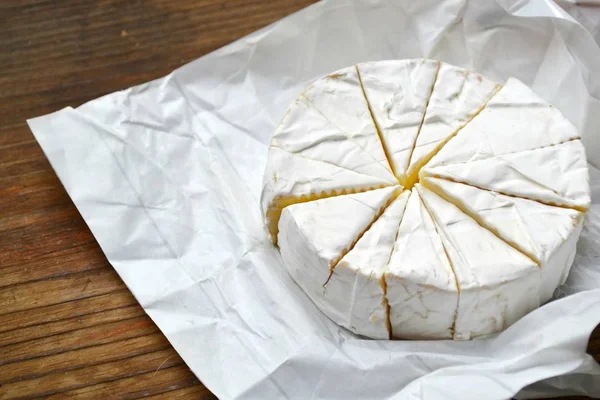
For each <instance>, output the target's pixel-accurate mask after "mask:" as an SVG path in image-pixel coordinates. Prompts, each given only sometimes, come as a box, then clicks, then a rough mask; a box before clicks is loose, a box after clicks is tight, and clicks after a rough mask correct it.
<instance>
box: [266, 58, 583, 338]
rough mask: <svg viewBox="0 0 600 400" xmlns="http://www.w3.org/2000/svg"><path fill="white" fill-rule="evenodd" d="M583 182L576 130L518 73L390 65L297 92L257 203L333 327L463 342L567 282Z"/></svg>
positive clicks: (358, 69)
mask: <svg viewBox="0 0 600 400" xmlns="http://www.w3.org/2000/svg"><path fill="white" fill-rule="evenodd" d="M588 180H589V179H588V171H587V163H586V159H585V149H584V148H583V145H582V143H581V141H580V140H579V134H578V132H577V130H576V129H575V127H574V126H573V125H572V124H571V123H570V122H569V121H568V120H567V119H566V118H565V117H564V116H563V115H562V114H561V113H560V112H559V111H558V110H557V109H556V108H554V107H552V106H551V105H549V104H547V103H546V102H544V101H543V100H542V99H541V98H540V97H539V96H537V95H536V94H535V93H533V92H532V91H531V89H529V88H528V87H527V86H526V85H525V84H523V83H522V82H520V81H518V80H517V79H514V78H510V79H508V80H507V82H506V83H505V84H503V85H502V84H497V83H495V82H492V81H491V80H489V79H486V78H485V77H483V76H481V75H479V74H477V73H474V72H471V71H466V70H464V69H462V68H458V67H455V66H452V65H449V64H446V63H443V62H438V61H434V60H424V59H418V60H392V61H380V62H368V63H363V64H359V65H357V66H355V67H349V68H345V69H342V70H339V71H337V72H335V73H333V74H330V75H329V76H327V77H324V78H322V79H320V80H317V81H316V82H315V83H313V84H312V85H311V86H309V87H308V88H307V89H306V90H305V91H304V92H303V93H302V94H301V95H300V96H299V97H298V99H296V100H295V101H294V102H293V104H292V105H291V106H290V108H289V109H288V112H287V113H286V115H285V116H284V117H283V120H282V122H281V124H280V125H279V127H278V129H277V131H276V133H275V135H274V137H273V139H272V142H271V145H270V147H269V151H268V160H267V167H266V170H265V175H264V180H263V190H262V195H261V205H262V209H263V215H264V217H265V223H266V226H267V229H268V231H269V234H270V235H271V239H272V240H273V242H274V243H275V244H277V245H278V246H279V249H280V251H281V256H282V259H283V264H284V266H285V268H286V269H287V270H288V272H289V273H290V275H291V276H292V278H293V279H294V280H295V281H296V283H297V284H298V285H299V286H300V287H301V288H302V289H303V291H304V292H305V293H306V295H307V296H308V297H309V298H310V299H311V300H312V301H313V302H314V303H315V305H316V306H317V307H318V308H319V309H320V310H321V311H322V312H323V313H324V314H325V315H327V316H328V317H329V318H330V319H332V320H333V321H335V322H336V323H337V324H339V325H341V326H343V327H345V328H347V329H349V330H350V331H352V332H354V333H356V334H359V335H364V336H367V337H370V338H375V339H388V338H390V337H394V338H400V339H454V340H468V339H471V338H475V337H482V336H486V335H489V334H493V333H496V332H499V331H501V330H503V329H506V328H507V327H508V326H510V325H511V324H513V323H514V322H516V321H517V320H518V319H519V318H521V317H523V316H524V315H526V314H527V313H528V312H530V311H531V310H533V309H535V308H536V307H538V306H539V305H540V304H542V303H544V302H546V301H547V300H549V299H550V298H551V297H552V294H553V292H554V290H555V289H556V287H557V286H559V285H561V284H562V283H564V281H565V279H566V277H567V275H568V273H569V270H570V267H571V264H572V263H573V259H574V256H575V251H576V244H577V240H578V237H579V234H580V231H581V227H582V224H583V221H584V217H585V212H586V211H587V209H588V208H589V205H590V188H589V182H588Z"/></svg>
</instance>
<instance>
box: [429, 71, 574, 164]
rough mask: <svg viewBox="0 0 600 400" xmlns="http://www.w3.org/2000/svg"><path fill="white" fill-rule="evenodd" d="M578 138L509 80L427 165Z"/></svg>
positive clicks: (555, 114) (554, 111)
mask: <svg viewBox="0 0 600 400" xmlns="http://www.w3.org/2000/svg"><path fill="white" fill-rule="evenodd" d="M577 138H579V132H578V131H577V129H576V128H575V127H574V126H573V124H571V123H570V122H569V120H568V119H566V118H565V117H564V116H563V115H562V114H561V113H560V111H558V110H557V109H556V108H555V107H553V106H551V105H549V104H548V103H546V102H545V101H543V100H542V99H541V98H540V97H539V96H537V95H536V94H535V93H533V91H532V90H531V89H530V88H529V87H528V86H527V85H525V84H524V83H522V82H521V81H519V80H518V79H515V78H510V79H508V81H507V82H506V84H505V85H504V86H503V87H502V89H500V91H498V93H497V94H496V95H495V96H494V97H492V99H491V100H490V101H489V102H488V104H487V105H486V107H485V109H483V110H482V111H481V113H479V115H477V116H476V117H475V118H473V120H472V121H471V122H469V123H468V124H467V125H466V126H465V127H464V128H463V129H461V130H460V131H459V132H458V133H457V135H456V136H455V137H454V138H452V139H451V140H450V141H449V142H448V143H447V144H446V145H445V146H444V148H443V149H442V150H440V152H439V153H438V154H436V155H435V156H434V157H433V158H432V159H431V161H430V162H429V163H428V165H429V166H431V167H433V166H440V165H447V164H456V163H463V162H467V161H476V160H482V159H485V158H490V157H494V156H499V155H503V154H507V153H516V152H520V151H524V150H532V149H537V148H540V147H546V146H551V145H555V144H559V143H564V142H566V141H569V140H573V139H577Z"/></svg>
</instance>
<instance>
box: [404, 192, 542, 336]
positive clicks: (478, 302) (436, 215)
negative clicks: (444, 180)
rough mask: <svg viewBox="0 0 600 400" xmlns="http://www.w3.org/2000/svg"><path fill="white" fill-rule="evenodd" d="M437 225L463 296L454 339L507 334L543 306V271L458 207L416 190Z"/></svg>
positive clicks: (459, 306) (460, 298) (460, 299)
mask: <svg viewBox="0 0 600 400" xmlns="http://www.w3.org/2000/svg"><path fill="white" fill-rule="evenodd" d="M415 187H416V188H417V190H418V191H419V194H420V196H421V198H422V199H423V203H424V204H425V207H426V208H427V210H428V211H429V212H430V214H431V216H432V217H433V220H434V222H435V224H436V229H437V230H438V233H439V235H440V237H441V239H442V243H443V245H444V249H445V251H446V253H447V254H448V258H449V260H450V264H451V265H452V269H453V271H454V274H455V276H456V280H457V283H458V288H459V291H460V295H459V300H458V310H457V313H456V320H455V322H454V339H457V340H468V339H471V338H474V337H478V336H482V335H487V334H491V333H495V332H499V331H502V330H504V329H506V328H507V327H509V326H510V325H512V324H513V323H514V322H516V321H517V320H518V319H519V318H521V317H523V316H524V315H525V314H527V313H529V312H530V311H532V310H534V309H535V308H537V307H539V280H540V269H539V267H538V266H537V264H536V263H535V262H533V261H532V260H531V259H530V258H529V257H527V256H525V255H524V254H522V253H520V252H519V251H517V250H515V249H514V248H512V247H511V246H509V245H508V244H507V243H506V242H504V241H502V240H500V239H499V238H497V237H496V236H495V235H494V234H493V233H491V232H490V231H488V230H487V229H485V228H483V227H482V226H480V225H479V224H478V223H477V222H476V221H475V220H474V219H472V218H471V217H469V216H467V215H466V214H464V213H463V212H462V211H460V210H459V209H458V207H456V206H455V205H453V204H451V203H449V202H447V201H445V200H443V199H442V198H441V197H439V196H438V195H437V194H435V193H433V192H432V191H430V190H428V189H426V188H424V187H423V186H421V185H420V184H417V185H415Z"/></svg>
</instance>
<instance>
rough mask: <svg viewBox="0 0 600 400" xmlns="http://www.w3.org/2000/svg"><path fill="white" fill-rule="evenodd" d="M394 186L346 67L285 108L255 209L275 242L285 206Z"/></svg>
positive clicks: (355, 78)
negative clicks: (258, 210) (259, 203)
mask: <svg viewBox="0 0 600 400" xmlns="http://www.w3.org/2000/svg"><path fill="white" fill-rule="evenodd" d="M397 183H398V182H397V180H396V178H395V176H394V174H393V173H392V170H391V168H390V165H389V163H388V161H387V157H386V156H385V153H384V150H383V147H382V144H381V140H380V139H379V136H378V133H377V128H376V127H375V124H374V122H373V119H372V118H371V115H370V113H369V109H368V105H367V102H366V99H365V98H364V95H363V93H362V87H361V85H360V82H359V80H358V73H357V71H356V68H355V67H350V68H345V69H342V70H340V71H338V72H337V73H336V74H333V75H330V76H328V77H325V78H323V79H320V80H318V81H316V82H315V83H313V84H312V85H311V86H310V87H309V88H308V89H307V90H306V91H305V92H304V93H303V94H302V95H301V96H299V97H298V98H297V99H296V100H295V101H294V102H293V103H292V105H291V106H290V108H289V109H288V112H287V113H286V115H285V116H284V118H283V119H282V121H281V123H280V125H279V127H278V128H277V131H276V132H275V135H274V136H273V139H272V141H271V145H270V146H269V153H268V159H267V166H266V169H265V175H264V179H263V191H262V194H261V206H262V211H263V215H264V217H265V219H266V220H267V225H268V229H269V233H270V235H271V238H272V240H273V242H274V243H276V242H277V225H278V220H279V216H280V214H281V209H282V208H284V207H286V206H288V205H290V204H295V203H296V202H303V201H310V200H315V199H318V198H324V197H330V196H335V195H338V194H343V192H346V193H352V192H363V191H366V190H372V189H375V188H381V187H386V186H392V185H397Z"/></svg>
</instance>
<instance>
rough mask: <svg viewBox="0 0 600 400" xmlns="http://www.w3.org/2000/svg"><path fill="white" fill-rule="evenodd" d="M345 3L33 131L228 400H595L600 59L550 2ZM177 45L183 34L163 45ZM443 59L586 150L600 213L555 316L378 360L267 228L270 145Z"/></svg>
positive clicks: (400, 347) (174, 337) (35, 123)
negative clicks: (528, 97)
mask: <svg viewBox="0 0 600 400" xmlns="http://www.w3.org/2000/svg"><path fill="white" fill-rule="evenodd" d="M497 1H498V3H496V2H494V1H471V2H466V1H459V0H447V1H435V0H426V1H409V0H406V1H385V0H369V1H362V2H361V1H350V0H338V1H334V0H330V1H324V2H321V3H318V4H316V5H314V6H311V7H308V8H306V9H304V10H302V11H300V12H298V13H296V14H294V15H291V16H289V17H287V18H284V19H283V20H281V21H279V22H277V23H275V24H273V25H270V26H268V27H266V28H264V29H262V30H260V31H258V32H256V33H254V34H251V35H249V36H247V37H245V38H243V39H240V40H238V41H236V42H234V43H232V44H230V45H228V46H226V47H224V48H222V49H220V50H218V51H216V52H214V53H211V54H209V55H206V56H204V57H201V58H199V59H198V60H196V61H194V62H192V63H190V64H188V65H185V66H183V67H181V68H179V69H177V70H175V71H174V72H172V73H171V74H169V75H168V76H166V77H164V78H162V79H158V80H156V81H152V82H149V83H147V84H143V85H140V86H136V87H133V88H130V89H127V90H123V91H120V92H116V93H113V94H110V95H107V96H104V97H102V98H99V99H97V100H93V101H91V102H89V103H87V104H84V105H83V106H81V107H79V108H77V109H73V108H66V109H63V110H61V111H58V112H56V113H53V114H50V115H47V116H43V117H39V118H36V119H32V120H30V121H29V124H30V127H31V129H32V131H33V133H34V135H35V137H36V139H37V140H38V141H39V143H40V145H41V146H42V148H43V150H44V152H45V153H46V155H47V157H48V159H49V160H50V162H51V164H52V166H53V168H54V169H55V171H56V173H57V174H58V176H59V177H60V180H61V182H62V183H63V185H64V186H65V188H66V190H67V191H68V193H69V195H70V196H71V198H72V199H73V202H74V203H75V205H76V206H77V208H78V209H79V211H80V212H81V214H82V215H83V218H84V219H85V221H86V222H87V224H88V225H89V227H90V229H91V230H92V232H93V234H94V236H95V237H96V239H97V240H98V243H99V244H100V246H101V247H102V249H103V251H104V253H105V254H106V256H107V258H108V260H109V261H110V263H111V264H112V265H113V266H114V268H115V269H116V270H117V272H118V273H119V275H120V276H121V277H122V279H123V280H124V281H125V283H126V284H127V285H128V287H129V288H130V289H131V291H132V292H133V294H134V295H135V297H136V298H137V300H138V301H139V302H140V304H141V305H142V306H143V307H144V309H145V310H146V312H147V313H148V314H149V315H150V316H151V317H152V319H153V320H154V321H155V322H156V324H157V325H158V326H159V327H160V329H161V330H162V331H163V332H164V334H165V335H166V336H167V338H168V339H169V341H170V342H171V343H172V344H173V346H174V347H175V349H177V351H178V352H179V354H181V356H182V357H183V359H184V360H185V361H186V363H187V364H188V365H189V367H190V368H191V369H192V370H193V371H194V373H195V374H196V375H197V376H198V377H199V378H200V379H201V380H202V382H203V383H204V384H205V385H206V386H207V387H208V388H209V389H210V390H211V391H213V392H214V393H215V394H216V395H217V396H218V397H220V398H222V399H302V400H305V399H369V400H373V399H439V398H448V399H461V400H464V399H477V400H479V399H506V398H510V397H511V396H513V395H515V394H516V393H519V394H518V397H521V398H531V397H539V396H550V395H553V396H556V395H559V394H563V395H566V394H588V395H591V396H600V366H599V365H598V364H597V363H596V362H595V361H594V360H593V359H592V358H591V357H590V356H589V355H587V354H586V352H585V351H586V345H587V342H588V338H589V335H590V333H591V332H592V330H593V329H594V327H595V326H596V325H597V324H598V323H599V322H600V289H598V288H600V246H599V243H600V170H597V169H595V168H594V167H593V165H595V166H598V167H600V128H599V127H600V102H599V99H600V49H599V48H598V46H597V45H596V43H595V42H594V41H593V39H592V37H591V35H590V34H589V32H587V31H586V30H585V29H584V28H583V27H582V26H581V25H579V24H578V23H576V22H575V21H574V20H573V19H572V18H570V17H568V15H567V14H566V13H564V12H562V11H561V9H560V8H558V7H556V6H553V5H552V4H551V3H550V2H549V1H545V0H539V1H531V2H526V1H525V2H524V1H521V2H518V3H513V2H510V1H507V0H497ZM165 34H168V32H165ZM414 57H429V58H437V59H441V60H444V61H447V62H450V63H452V64H455V65H460V66H463V67H467V68H470V69H473V70H475V71H478V72H480V73H482V74H484V75H487V76H489V77H491V78H494V79H496V80H498V81H503V80H505V79H506V78H508V77H510V76H515V77H517V78H519V79H521V80H523V81H524V82H526V83H527V84H529V85H530V86H531V87H532V88H533V89H534V90H535V91H536V92H537V93H538V94H540V95H541V96H542V97H544V98H545V99H546V100H548V101H549V102H551V103H552V104H554V105H555V106H556V107H558V108H559V109H560V110H561V111H562V112H563V113H564V114H565V115H566V116H567V117H568V118H569V119H570V120H571V121H572V122H573V123H574V124H575V125H576V126H577V127H578V128H579V129H580V130H581V132H582V136H583V139H584V143H585V145H586V148H587V153H588V161H589V162H590V164H591V165H590V170H591V183H592V189H593V203H594V204H593V206H592V209H591V211H590V213H589V217H588V220H587V224H586V226H585V228H584V230H583V233H582V236H581V240H580V242H579V245H578V253H577V257H576V260H575V264H574V266H573V268H572V273H571V275H570V277H569V279H568V281H567V284H566V285H565V286H563V287H561V288H560V289H559V290H558V292H557V298H558V299H557V300H555V301H553V302H551V303H549V304H547V305H545V306H543V307H541V308H540V309H538V310H536V311H534V312H532V313H531V314H529V315H527V316H526V317H525V318H523V319H522V320H520V321H519V322H518V323H516V324H515V325H513V326H512V327H510V328H509V329H508V330H507V331H505V332H503V333H502V334H499V335H497V336H495V337H492V338H489V339H485V340H475V341H471V342H452V341H437V342H436V341H430V342H426V341H374V340H365V339H362V338H360V337H356V336H354V335H352V334H351V333H349V332H348V331H345V330H344V329H342V328H339V327H338V326H337V325H335V324H334V323H333V322H331V321H330V320H328V319H327V318H326V317H324V316H323V315H322V314H321V313H320V312H319V311H318V310H317V309H316V308H315V306H314V305H312V303H311V302H310V301H309V300H308V298H307V297H306V296H305V295H304V294H303V292H302V291H301V290H300V289H299V288H298V287H297V286H296V284H295V283H294V282H293V281H292V280H291V278H290V277H289V276H288V275H287V273H286V272H285V270H284V268H283V267H282V265H281V263H282V262H281V258H280V256H279V253H278V251H277V250H276V249H275V248H274V247H273V246H272V245H271V243H270V242H269V240H268V238H267V232H266V230H265V228H264V226H263V221H262V218H261V213H260V209H259V195H260V190H261V180H262V173H263V169H264V167H265V163H266V155H267V146H268V144H269V141H270V138H271V136H272V134H273V132H274V130H275V127H276V125H277V123H278V121H279V120H280V119H281V117H282V115H283V113H284V111H285V109H286V108H287V106H288V104H289V103H290V102H291V101H292V99H294V98H295V97H296V96H297V95H298V94H299V93H300V92H301V91H302V89H303V88H304V87H305V86H306V85H307V84H308V83H309V82H311V81H312V80H314V79H316V78H318V77H320V76H321V75H324V74H326V73H328V72H331V71H334V70H336V69H339V68H342V67H345V66H349V65H352V64H355V63H358V62H363V61H369V60H382V59H395V58H414Z"/></svg>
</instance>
